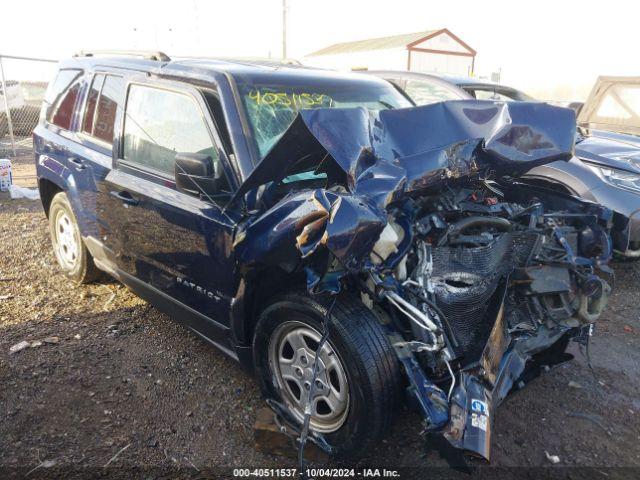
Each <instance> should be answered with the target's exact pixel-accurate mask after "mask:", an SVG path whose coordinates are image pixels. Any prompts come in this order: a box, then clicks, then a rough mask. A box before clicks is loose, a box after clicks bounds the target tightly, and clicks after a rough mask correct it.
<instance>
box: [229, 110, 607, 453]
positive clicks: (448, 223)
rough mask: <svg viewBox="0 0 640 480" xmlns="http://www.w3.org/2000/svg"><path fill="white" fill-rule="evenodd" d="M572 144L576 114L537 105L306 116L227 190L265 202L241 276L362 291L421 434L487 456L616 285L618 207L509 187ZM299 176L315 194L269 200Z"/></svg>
mask: <svg viewBox="0 0 640 480" xmlns="http://www.w3.org/2000/svg"><path fill="white" fill-rule="evenodd" d="M574 135H575V119H574V116H573V113H572V112H571V111H570V110H568V109H561V108H556V107H552V106H549V105H545V104H537V103H536V104H534V103H525V102H518V103H512V104H502V103H497V102H480V101H478V102H476V101H454V102H445V103H440V104H435V105H429V106H425V107H417V108H411V109H403V110H389V111H382V112H377V113H375V112H368V111H366V110H364V109H320V110H314V111H302V112H300V113H299V114H298V116H297V117H296V120H295V121H294V122H293V124H292V125H291V126H290V127H289V129H288V130H287V132H285V134H284V135H283V136H282V138H281V139H280V140H279V141H278V142H277V143H276V144H275V145H274V147H273V148H272V150H271V151H270V152H269V153H268V154H267V156H266V157H265V158H264V159H263V160H262V162H261V163H260V164H259V165H258V166H257V167H256V169H255V170H254V172H253V173H252V174H251V175H250V176H249V178H248V179H247V180H246V182H245V183H244V184H243V185H242V186H241V187H240V189H239V190H238V192H237V193H236V197H237V196H240V195H243V194H245V193H248V192H250V191H252V190H254V191H255V190H259V192H260V195H261V197H260V200H258V202H257V204H258V206H259V208H261V209H262V210H261V213H260V215H258V216H257V217H256V218H255V219H253V220H252V221H250V222H248V223H247V224H246V225H245V226H244V227H243V229H242V231H240V232H239V234H238V238H237V240H236V249H237V250H236V251H237V252H238V258H239V265H240V268H241V269H242V270H243V273H244V274H245V275H247V276H248V277H250V276H251V273H252V272H255V271H259V270H260V269H265V268H273V267H277V268H280V269H282V270H283V271H285V272H286V273H294V272H299V273H301V272H304V275H305V276H306V279H307V287H308V290H309V291H310V292H311V293H314V294H319V293H330V294H334V295H335V294H339V293H341V292H344V291H349V292H350V293H352V294H353V293H356V294H359V295H360V296H361V298H362V301H363V303H364V304H365V305H367V306H369V307H370V308H371V309H372V310H373V311H375V312H376V313H377V314H379V317H380V319H381V323H383V324H384V326H385V328H387V330H388V336H389V341H390V342H391V344H392V345H393V346H394V348H395V351H396V353H397V357H398V359H399V360H400V362H401V364H402V366H403V368H404V372H405V375H406V379H407V383H408V388H407V391H408V393H409V397H410V398H411V399H412V400H413V402H414V403H415V404H416V405H418V407H419V409H420V410H421V411H422V413H423V415H424V418H425V421H426V427H427V430H428V431H430V432H435V433H437V434H441V435H442V436H443V437H444V438H445V439H446V440H447V441H448V442H449V444H450V445H452V446H453V447H454V448H456V449H459V450H462V451H465V452H470V453H472V454H474V455H476V456H479V457H481V458H484V459H486V460H489V458H490V440H491V427H492V424H493V417H494V413H495V409H496V407H497V406H498V405H499V404H500V402H501V401H502V400H503V399H504V398H505V397H506V395H507V394H508V392H509V391H511V390H512V388H513V387H514V385H519V384H521V383H526V381H527V380H528V379H529V378H531V377H532V376H534V375H535V373H536V372H537V371H539V370H540V367H541V366H542V365H547V366H550V365H552V364H554V363H558V362H560V361H563V360H564V359H566V358H567V355H566V354H565V353H564V348H563V347H564V346H566V343H567V342H568V341H569V339H571V338H576V337H578V336H580V335H582V334H583V332H584V331H585V330H588V329H590V328H591V326H592V324H593V323H594V322H595V321H596V320H597V318H598V317H599V315H600V313H601V312H602V310H603V309H604V307H605V306H606V300H607V298H608V295H609V293H610V290H611V288H610V283H611V279H612V274H611V271H610V270H609V269H608V267H607V262H608V260H609V258H610V257H611V242H610V237H609V235H608V229H609V228H610V226H611V218H612V215H611V212H610V211H609V210H607V209H605V208H603V207H601V206H599V205H596V204H592V203H589V202H583V201H580V200H578V199H576V198H574V197H570V196H568V195H564V194H561V193H557V192H548V191H543V190H540V189H536V188H535V187H531V186H529V185H526V184H522V183H519V182H518V181H517V180H516V179H517V177H518V176H520V175H522V174H523V173H524V172H526V171H528V170H529V169H531V168H533V167H535V166H538V165H543V164H545V163H549V162H553V161H557V160H568V159H570V158H571V157H572V155H573V145H574V142H573V139H574ZM310 169H313V170H315V173H316V174H317V173H322V174H324V175H326V184H325V185H324V186H323V187H322V188H298V189H296V188H291V187H288V190H286V191H285V192H284V193H280V194H276V193H274V192H279V190H278V189H280V188H281V187H282V182H281V181H282V180H283V179H285V177H287V176H289V175H292V174H300V173H302V172H307V171H309V170H310ZM285 183H286V182H285ZM283 414H284V415H285V416H286V412H283ZM312 435H313V438H315V441H316V442H317V443H318V444H319V445H325V446H326V448H327V449H328V450H330V446H329V445H328V442H326V441H325V440H324V439H323V437H322V435H319V434H313V432H312Z"/></svg>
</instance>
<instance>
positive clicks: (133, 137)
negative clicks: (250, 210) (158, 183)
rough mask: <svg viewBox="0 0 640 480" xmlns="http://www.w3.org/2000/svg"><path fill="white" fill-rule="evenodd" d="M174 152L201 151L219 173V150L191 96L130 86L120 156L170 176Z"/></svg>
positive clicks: (171, 174) (172, 172) (172, 170)
mask: <svg viewBox="0 0 640 480" xmlns="http://www.w3.org/2000/svg"><path fill="white" fill-rule="evenodd" d="M176 153H204V154H207V155H210V156H211V158H212V159H213V161H214V163H215V171H216V172H220V174H222V170H221V168H220V159H219V156H218V151H217V149H216V147H215V146H214V144H213V141H212V139H211V135H210V134H209V130H208V128H207V126H206V123H205V120H204V118H203V117H202V111H201V109H200V107H199V106H198V104H197V103H196V102H195V100H194V99H193V98H191V97H190V96H188V95H184V94H182V93H177V92H171V91H168V90H161V89H158V88H153V87H146V86H141V85H132V86H131V87H130V88H129V96H128V99H127V109H126V115H125V121H124V150H123V158H124V160H126V161H128V162H133V163H136V164H138V165H141V166H144V167H148V168H151V169H153V170H156V171H159V172H162V173H164V174H167V175H169V176H171V177H173V175H174V168H175V167H174V165H175V156H176Z"/></svg>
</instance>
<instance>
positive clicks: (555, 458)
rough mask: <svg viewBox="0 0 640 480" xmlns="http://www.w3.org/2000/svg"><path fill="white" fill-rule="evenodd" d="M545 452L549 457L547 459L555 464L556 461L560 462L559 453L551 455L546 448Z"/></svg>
mask: <svg viewBox="0 0 640 480" xmlns="http://www.w3.org/2000/svg"><path fill="white" fill-rule="evenodd" d="M544 454H545V456H546V457H547V460H549V461H550V462H551V463H553V464H554V465H555V464H556V463H560V457H559V456H557V455H549V452H547V451H546V450H545V451H544Z"/></svg>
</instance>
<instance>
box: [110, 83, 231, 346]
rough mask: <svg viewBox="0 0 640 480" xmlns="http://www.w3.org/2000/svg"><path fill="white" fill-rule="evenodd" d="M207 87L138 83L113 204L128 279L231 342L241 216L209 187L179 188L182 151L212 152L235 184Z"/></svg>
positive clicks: (130, 96) (221, 181)
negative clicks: (235, 242)
mask: <svg viewBox="0 0 640 480" xmlns="http://www.w3.org/2000/svg"><path fill="white" fill-rule="evenodd" d="M220 145H221V144H220V141H219V137H218V134H217V132H216V129H215V125H214V123H213V121H212V119H211V116H210V113H209V111H208V109H207V107H206V103H205V102H204V100H203V98H202V94H201V93H200V92H199V91H197V90H196V89H193V88H191V87H188V86H183V85H181V84H179V83H177V84H176V83H174V82H163V83H152V82H140V83H137V82H136V83H131V84H129V86H128V89H127V100H126V106H125V114H124V118H123V123H122V135H121V137H120V146H119V150H118V156H117V159H116V162H115V168H114V169H113V170H112V171H111V172H110V173H109V174H108V175H107V178H106V182H107V193H108V195H107V197H108V199H107V202H108V205H107V208H106V209H105V210H106V211H107V212H108V215H109V216H110V217H111V218H110V219H109V221H110V222H111V223H110V224H111V225H113V231H114V232H115V235H116V239H115V242H114V243H115V245H116V263H117V268H118V270H119V273H120V276H121V277H122V278H121V279H122V281H123V282H124V283H127V284H129V285H130V286H131V287H132V288H133V289H134V290H135V291H136V292H137V293H138V294H140V295H141V296H143V297H146V298H149V299H150V300H151V302H152V303H153V304H154V305H157V306H159V307H160V308H161V309H162V310H165V311H168V312H169V313H170V314H172V316H174V317H176V318H177V319H178V320H181V321H183V322H184V323H186V324H187V325H188V326H190V327H192V328H193V329H195V330H197V331H198V332H200V333H201V334H203V335H204V336H206V337H208V338H210V339H212V340H214V341H216V343H218V344H221V345H220V346H222V347H223V348H224V347H225V346H228V347H230V346H231V345H230V343H228V335H227V333H228V330H229V328H228V318H229V306H230V299H231V297H232V295H233V292H234V291H235V284H234V281H233V264H234V262H233V257H232V248H231V245H232V235H233V230H234V227H235V221H234V219H232V218H230V217H229V216H228V215H227V214H225V213H223V212H222V209H221V207H220V205H218V204H217V203H216V201H215V199H214V198H213V197H215V192H214V193H213V197H212V196H211V195H209V196H207V195H199V194H189V193H185V192H183V191H180V190H178V189H177V188H176V182H175V156H176V154H177V153H200V154H206V155H207V156H210V157H211V158H212V160H213V162H214V172H215V173H214V176H215V177H216V178H215V184H216V186H217V187H216V188H218V189H219V190H220V192H225V191H227V190H228V189H229V187H228V185H229V182H228V179H227V177H226V173H225V168H224V162H225V161H226V155H225V153H224V151H223V149H222V148H221V147H220Z"/></svg>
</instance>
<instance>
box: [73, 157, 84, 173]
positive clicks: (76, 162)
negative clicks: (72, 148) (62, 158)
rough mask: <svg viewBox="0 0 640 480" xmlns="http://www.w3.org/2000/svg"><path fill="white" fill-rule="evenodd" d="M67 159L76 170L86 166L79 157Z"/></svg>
mask: <svg viewBox="0 0 640 480" xmlns="http://www.w3.org/2000/svg"><path fill="white" fill-rule="evenodd" d="M69 161H70V162H71V163H73V167H74V168H75V169H76V170H84V169H85V168H87V166H86V165H85V164H84V162H83V161H82V160H81V159H79V158H76V157H69Z"/></svg>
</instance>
